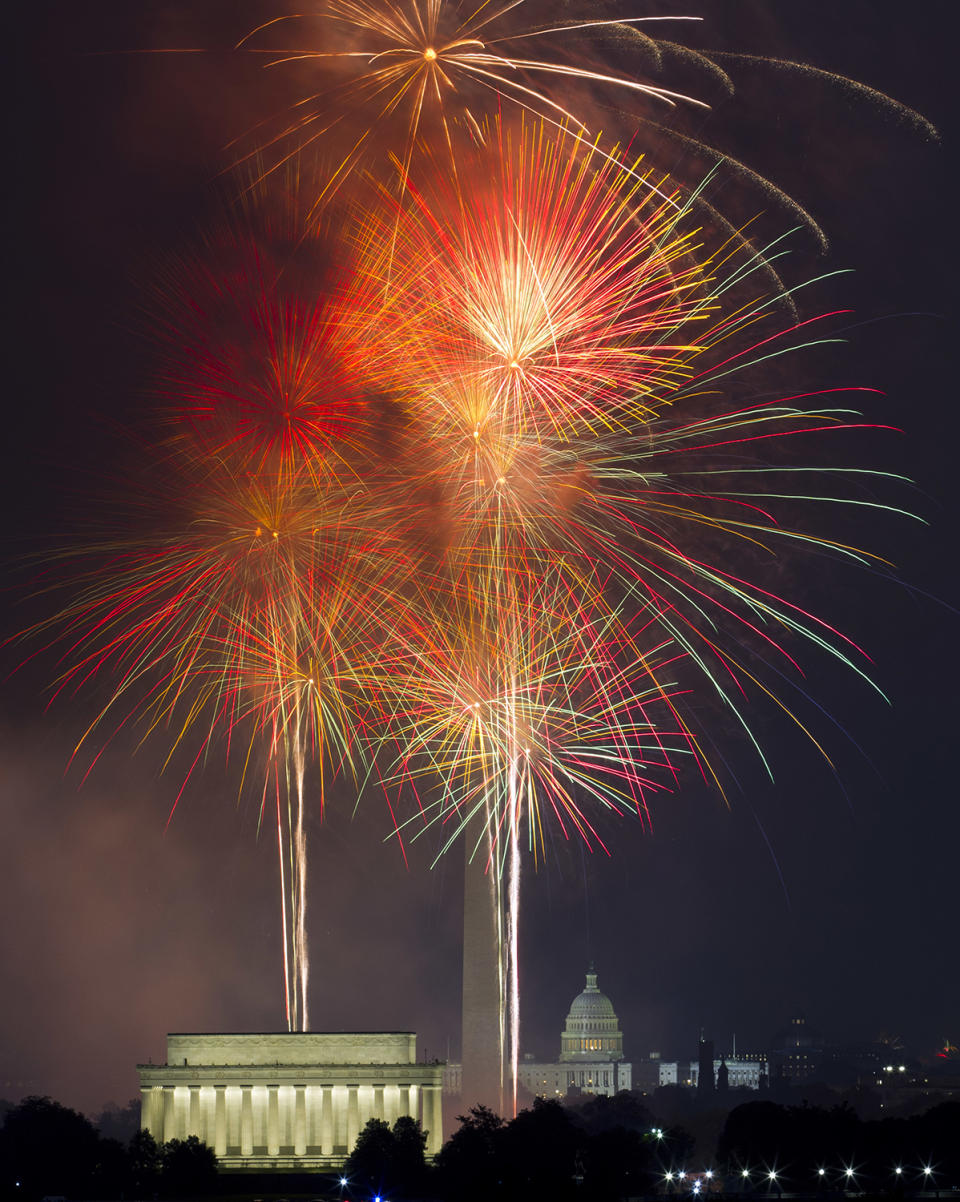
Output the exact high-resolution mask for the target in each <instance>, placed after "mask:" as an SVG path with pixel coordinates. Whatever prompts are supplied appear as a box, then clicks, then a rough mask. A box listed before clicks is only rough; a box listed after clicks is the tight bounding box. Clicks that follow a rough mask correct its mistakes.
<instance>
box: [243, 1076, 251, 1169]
mask: <svg viewBox="0 0 960 1202" xmlns="http://www.w3.org/2000/svg"><path fill="white" fill-rule="evenodd" d="M240 1155H241V1156H252V1155H253V1096H252V1091H251V1089H250V1086H249V1085H241V1086H240Z"/></svg>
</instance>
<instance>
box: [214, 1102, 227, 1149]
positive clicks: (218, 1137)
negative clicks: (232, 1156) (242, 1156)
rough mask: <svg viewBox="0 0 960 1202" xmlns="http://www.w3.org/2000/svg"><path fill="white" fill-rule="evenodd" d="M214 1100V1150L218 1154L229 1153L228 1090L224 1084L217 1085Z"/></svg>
mask: <svg viewBox="0 0 960 1202" xmlns="http://www.w3.org/2000/svg"><path fill="white" fill-rule="evenodd" d="M213 1091H214V1102H213V1150H214V1152H216V1154H217V1155H218V1156H226V1154H227V1092H226V1087H225V1086H223V1085H215V1086H214V1087H213Z"/></svg>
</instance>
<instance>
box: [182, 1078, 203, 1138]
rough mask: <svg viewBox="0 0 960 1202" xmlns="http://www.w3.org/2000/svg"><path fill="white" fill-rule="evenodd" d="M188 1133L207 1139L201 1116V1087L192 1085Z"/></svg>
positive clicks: (188, 1112)
mask: <svg viewBox="0 0 960 1202" xmlns="http://www.w3.org/2000/svg"><path fill="white" fill-rule="evenodd" d="M187 1135H195V1136H196V1137H197V1139H200V1140H205V1139H206V1132H205V1131H204V1129H203V1120H202V1118H201V1117H200V1087H199V1085H191V1086H190V1100H189V1102H188V1103H187Z"/></svg>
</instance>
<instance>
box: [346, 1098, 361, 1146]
mask: <svg viewBox="0 0 960 1202" xmlns="http://www.w3.org/2000/svg"><path fill="white" fill-rule="evenodd" d="M359 1095H360V1086H359V1085H348V1086H347V1152H348V1153H350V1152H352V1151H353V1145H354V1144H355V1143H356V1142H357V1136H358V1135H359V1134H360V1096H359Z"/></svg>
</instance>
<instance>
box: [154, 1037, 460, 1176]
mask: <svg viewBox="0 0 960 1202" xmlns="http://www.w3.org/2000/svg"><path fill="white" fill-rule="evenodd" d="M416 1042H417V1037H416V1035H414V1034H413V1033H412V1032H409V1031H399V1032H376V1033H368V1032H363V1033H359V1032H351V1033H339V1034H318V1033H314V1032H309V1033H298V1034H288V1033H283V1034H259V1035H168V1036H167V1063H166V1064H139V1065H137V1072H138V1073H139V1075H140V1095H141V1119H140V1125H141V1127H143V1128H145V1129H146V1130H148V1131H149V1132H150V1133H151V1134H152V1135H153V1137H154V1138H155V1139H156V1140H157V1141H158V1142H159V1141H163V1140H169V1139H186V1138H187V1137H188V1136H190V1135H195V1136H197V1138H198V1139H201V1140H203V1141H204V1143H207V1144H209V1145H210V1146H211V1147H212V1148H213V1150H214V1152H215V1153H216V1155H217V1159H218V1160H219V1162H220V1165H221V1167H222V1168H225V1169H243V1170H251V1169H255V1170H257V1171H263V1170H273V1169H275V1170H278V1171H285V1172H289V1171H291V1170H300V1169H320V1168H330V1167H333V1166H336V1165H340V1164H342V1163H343V1161H344V1160H345V1159H346V1157H347V1156H348V1155H349V1153H350V1152H351V1151H352V1149H353V1146H354V1144H355V1143H356V1140H357V1136H358V1135H359V1133H360V1131H361V1130H362V1129H363V1127H364V1126H365V1124H366V1123H367V1121H368V1119H372V1118H377V1119H383V1120H385V1121H386V1122H388V1123H391V1124H392V1123H393V1122H395V1120H396V1119H398V1118H399V1117H400V1116H401V1115H410V1116H411V1117H413V1118H416V1119H419V1120H420V1121H421V1123H422V1124H423V1128H424V1130H425V1131H426V1133H427V1153H428V1154H429V1155H434V1154H435V1153H436V1152H438V1151H439V1150H440V1145H441V1143H442V1140H443V1130H442V1128H443V1118H442V1112H441V1082H442V1075H443V1065H442V1064H440V1063H434V1064H418V1063H417V1058H416Z"/></svg>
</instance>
